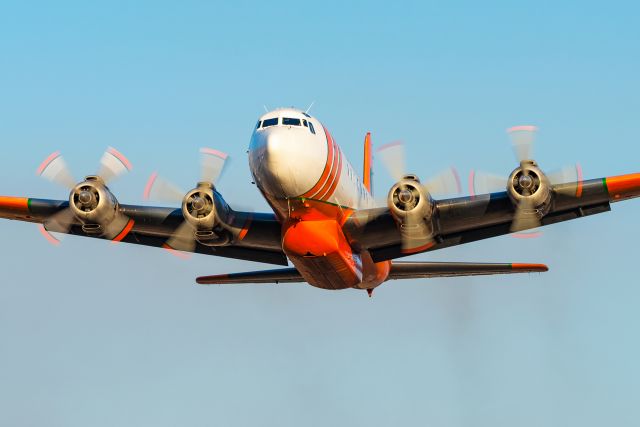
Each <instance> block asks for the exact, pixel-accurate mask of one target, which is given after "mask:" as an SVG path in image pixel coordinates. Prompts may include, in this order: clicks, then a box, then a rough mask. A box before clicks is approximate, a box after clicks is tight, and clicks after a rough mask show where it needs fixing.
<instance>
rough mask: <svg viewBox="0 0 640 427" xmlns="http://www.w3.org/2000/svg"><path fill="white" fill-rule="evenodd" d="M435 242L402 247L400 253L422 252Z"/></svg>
mask: <svg viewBox="0 0 640 427" xmlns="http://www.w3.org/2000/svg"><path fill="white" fill-rule="evenodd" d="M435 244H436V242H429V243H427V244H426V245H422V246H418V247H416V248H406V249H405V248H403V249H402V253H403V254H417V253H418V252H424V251H426V250H427V249H429V248H431V247H433V246H435Z"/></svg>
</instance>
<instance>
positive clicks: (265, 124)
mask: <svg viewBox="0 0 640 427" xmlns="http://www.w3.org/2000/svg"><path fill="white" fill-rule="evenodd" d="M277 124H278V117H274V118H273V119H266V120H264V121H263V122H262V127H263V128H266V127H269V126H275V125H277Z"/></svg>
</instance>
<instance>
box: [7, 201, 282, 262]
mask: <svg viewBox="0 0 640 427" xmlns="http://www.w3.org/2000/svg"><path fill="white" fill-rule="evenodd" d="M68 206H69V202H68V201H61V200H45V199H33V198H24V197H2V196H0V218H5V219H12V220H18V221H26V222H32V223H37V224H42V226H43V228H45V229H46V228H49V227H48V225H47V220H48V219H49V218H51V217H53V216H55V215H56V214H57V213H59V212H61V211H63V210H64V209H66V208H67V207H68ZM118 209H119V212H120V213H121V214H123V215H126V217H127V218H129V219H130V220H131V221H130V223H129V224H127V226H126V227H125V228H123V230H122V232H121V233H119V234H118V235H117V236H116V237H115V238H114V239H113V240H114V241H116V242H120V241H121V242H125V243H133V244H139V245H145V246H152V247H157V248H164V249H169V250H171V249H170V247H168V246H167V244H166V242H167V240H168V239H169V238H170V237H171V236H172V235H173V234H174V232H175V231H176V230H177V229H178V227H179V226H180V225H182V223H183V221H184V217H183V214H182V211H181V209H179V208H178V209H176V208H168V207H152V206H135V205H119V207H118ZM232 225H233V226H234V227H237V228H238V229H239V230H240V232H239V235H238V240H237V242H235V243H234V244H232V245H228V246H205V245H202V244H200V243H198V244H197V245H196V246H195V249H194V251H193V252H195V253H200V254H205V255H215V256H221V257H227V258H236V259H242V260H247V261H256V262H264V263H269V264H276V265H288V263H287V258H286V256H285V255H284V253H283V252H282V246H281V243H280V223H279V222H278V221H277V220H276V218H275V215H273V214H258V213H248V212H237V211H234V212H233V224H232ZM68 234H73V235H77V236H85V237H95V236H92V235H91V234H87V233H85V232H84V231H83V229H82V224H81V223H80V222H77V221H76V222H75V223H74V224H73V225H72V226H71V228H70V229H69V231H68ZM98 238H102V237H98Z"/></svg>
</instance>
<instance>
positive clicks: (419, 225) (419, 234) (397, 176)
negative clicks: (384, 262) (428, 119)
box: [376, 141, 462, 253]
mask: <svg viewBox="0 0 640 427" xmlns="http://www.w3.org/2000/svg"><path fill="white" fill-rule="evenodd" d="M376 153H377V158H379V159H380V160H381V162H382V164H383V165H384V167H385V169H386V170H387V171H388V173H389V175H390V176H391V177H392V178H393V179H394V180H395V182H396V183H397V184H396V185H394V188H392V192H391V197H392V199H393V200H392V202H393V204H394V206H400V207H401V208H399V209H400V210H403V211H406V212H407V214H406V215H404V217H403V219H402V223H401V225H400V229H401V233H402V250H403V252H405V253H412V252H419V251H422V250H425V249H428V248H429V247H430V246H433V245H434V244H435V240H434V238H433V229H432V227H431V225H430V224H429V223H428V222H425V221H424V218H425V217H427V216H429V215H431V214H432V212H431V209H432V208H431V202H430V200H429V199H428V198H429V196H430V195H439V196H441V195H453V194H460V193H461V192H462V188H461V185H460V178H459V175H458V172H457V171H456V169H455V168H453V167H451V168H448V169H445V170H444V171H442V172H440V173H439V174H437V175H435V176H433V177H431V178H430V179H428V180H426V181H425V182H423V183H422V182H420V181H419V180H418V178H417V177H416V176H415V175H410V174H407V172H406V155H405V146H404V144H403V143H402V142H400V141H395V142H392V143H389V144H386V145H382V146H381V147H379V148H378V150H377V152H376ZM422 199H427V200H422ZM414 209H418V210H419V211H420V213H417V214H409V213H408V212H409V211H412V210H414Z"/></svg>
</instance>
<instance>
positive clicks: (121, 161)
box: [98, 147, 133, 184]
mask: <svg viewBox="0 0 640 427" xmlns="http://www.w3.org/2000/svg"><path fill="white" fill-rule="evenodd" d="M131 169H133V166H132V165H131V162H130V161H129V160H128V159H127V158H126V157H125V156H124V154H122V153H121V152H119V151H118V150H116V149H115V148H113V147H109V148H107V151H105V152H104V154H103V155H102V159H100V171H99V172H98V175H99V176H100V178H102V180H103V181H104V182H105V184H106V183H108V182H110V181H112V180H113V179H115V178H117V177H119V176H120V175H123V174H125V173H127V172H129V171H130V170H131Z"/></svg>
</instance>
